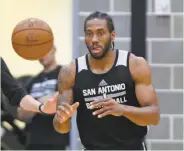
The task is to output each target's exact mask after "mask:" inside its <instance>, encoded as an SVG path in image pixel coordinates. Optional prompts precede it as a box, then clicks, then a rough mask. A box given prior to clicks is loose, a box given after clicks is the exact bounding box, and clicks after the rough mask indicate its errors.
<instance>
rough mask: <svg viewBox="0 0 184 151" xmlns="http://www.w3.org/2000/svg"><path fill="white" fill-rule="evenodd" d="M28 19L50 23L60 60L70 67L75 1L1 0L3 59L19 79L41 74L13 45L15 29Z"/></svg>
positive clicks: (38, 68) (1, 51) (0, 44)
mask: <svg viewBox="0 0 184 151" xmlns="http://www.w3.org/2000/svg"><path fill="white" fill-rule="evenodd" d="M28 17H36V18H40V19H42V20H44V21H46V22H47V23H48V24H49V25H50V27H51V28H52V30H53V33H54V36H55V44H56V47H57V50H58V51H57V60H58V62H59V63H61V64H67V63H69V62H70V61H71V59H72V0H0V19H1V20H0V33H1V34H0V46H1V47H0V55H1V56H2V57H3V58H4V60H5V61H6V63H7V65H8V67H9V68H10V70H11V72H12V74H13V75H14V76H15V77H18V76H21V75H24V74H37V73H38V72H39V71H40V70H41V69H42V67H41V65H40V64H39V63H38V62H37V61H29V60H25V59H23V58H21V57H19V56H18V55H17V54H16V53H15V51H14V50H13V48H12V45H11V33H12V30H13V28H14V27H15V25H16V24H17V23H18V22H20V21H21V20H24V19H26V18H28Z"/></svg>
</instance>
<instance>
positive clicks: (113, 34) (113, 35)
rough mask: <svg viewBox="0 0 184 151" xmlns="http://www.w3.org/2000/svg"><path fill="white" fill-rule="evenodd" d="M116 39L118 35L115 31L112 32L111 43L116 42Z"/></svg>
mask: <svg viewBox="0 0 184 151" xmlns="http://www.w3.org/2000/svg"><path fill="white" fill-rule="evenodd" d="M115 38H116V33H115V31H112V32H111V41H114V40H115Z"/></svg>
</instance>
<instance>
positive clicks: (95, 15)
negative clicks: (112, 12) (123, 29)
mask: <svg viewBox="0 0 184 151" xmlns="http://www.w3.org/2000/svg"><path fill="white" fill-rule="evenodd" d="M95 18H97V19H104V20H106V21H107V26H108V29H109V32H112V31H114V23H113V20H112V18H111V16H109V15H108V14H107V13H102V12H99V11H96V12H94V13H91V14H90V15H89V16H88V17H87V18H86V20H85V22H84V31H85V30H86V23H87V21H88V20H92V19H95Z"/></svg>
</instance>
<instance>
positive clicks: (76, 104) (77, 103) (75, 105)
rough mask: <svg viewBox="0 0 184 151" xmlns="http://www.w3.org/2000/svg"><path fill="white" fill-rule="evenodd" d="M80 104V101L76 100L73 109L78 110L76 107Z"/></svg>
mask: <svg viewBox="0 0 184 151" xmlns="http://www.w3.org/2000/svg"><path fill="white" fill-rule="evenodd" d="M78 106H79V102H76V103H74V104H73V105H72V109H73V110H76V109H77V108H78Z"/></svg>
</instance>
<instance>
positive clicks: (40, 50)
mask: <svg viewBox="0 0 184 151" xmlns="http://www.w3.org/2000/svg"><path fill="white" fill-rule="evenodd" d="M53 39H54V36H53V33H52V30H51V28H50V27H49V25H48V24H47V23H46V22H45V21H43V20H40V19H37V18H28V19H25V20H23V21H21V22H19V23H18V24H17V25H16V26H15V28H14V29H13V33H12V46H13V49H14V50H15V52H16V53H17V54H18V55H19V56H20V57H22V58H24V59H27V60H39V59H40V58H42V57H43V56H45V55H46V54H47V53H48V52H49V51H50V50H51V49H52V47H53Z"/></svg>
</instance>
